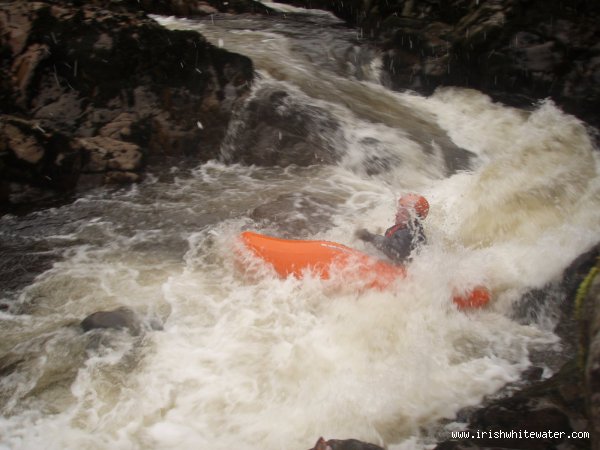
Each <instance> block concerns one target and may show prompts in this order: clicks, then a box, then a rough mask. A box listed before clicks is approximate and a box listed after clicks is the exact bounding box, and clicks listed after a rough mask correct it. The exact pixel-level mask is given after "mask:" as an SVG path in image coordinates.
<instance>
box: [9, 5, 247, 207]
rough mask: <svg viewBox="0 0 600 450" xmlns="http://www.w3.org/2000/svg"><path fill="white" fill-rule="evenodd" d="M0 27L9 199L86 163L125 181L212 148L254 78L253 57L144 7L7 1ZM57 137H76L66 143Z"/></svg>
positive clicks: (65, 183)
mask: <svg viewBox="0 0 600 450" xmlns="http://www.w3.org/2000/svg"><path fill="white" fill-rule="evenodd" d="M99 3H102V2H99ZM131 8H132V7H130V8H129V9H131ZM0 30H2V32H1V33H0V105H1V106H0V108H1V109H0V114H3V117H4V118H3V120H2V124H3V126H2V127H1V128H0V142H3V143H4V144H3V145H4V149H3V150H2V151H0V179H1V180H2V183H0V184H1V186H0V201H3V202H4V203H5V204H6V203H7V202H8V203H11V202H12V203H14V202H19V201H22V200H23V199H24V197H23V195H21V193H22V192H23V191H25V190H27V189H29V188H30V187H31V186H34V187H36V188H38V189H42V190H47V192H51V191H59V192H64V191H72V190H73V189H75V188H76V187H77V185H78V183H80V180H81V179H83V178H85V177H82V175H85V174H86V173H89V174H98V173H103V174H106V176H103V177H97V176H95V177H93V179H94V180H104V181H106V182H115V181H116V182H119V181H123V182H128V181H135V180H136V179H139V175H140V173H141V171H142V170H143V168H144V167H145V166H146V165H147V164H152V163H161V162H163V161H165V159H167V158H170V157H173V158H179V159H180V158H182V157H190V158H193V159H194V160H207V159H210V158H213V157H215V156H216V155H217V154H218V147H219V145H220V142H221V140H222V139H223V136H224V134H225V131H226V129H227V126H228V123H229V120H230V117H231V113H232V110H233V108H234V106H235V105H236V103H237V102H238V101H239V99H240V98H241V97H243V96H244V95H245V94H246V93H247V92H248V91H249V86H250V83H251V81H252V79H253V66H252V62H251V61H250V60H249V59H248V58H246V57H244V56H241V55H237V54H232V53H229V52H227V51H225V50H223V49H220V48H216V47H214V46H212V45H211V44H209V43H208V42H207V41H206V40H205V39H204V38H203V37H202V36H201V35H199V34H198V33H195V32H191V31H170V30H167V29H165V28H163V27H161V26H160V25H158V24H157V23H156V22H155V21H154V20H152V19H150V18H148V17H147V16H146V15H145V13H143V12H141V11H140V10H139V9H138V10H137V12H133V11H130V10H123V11H114V10H109V9H105V8H103V7H98V6H93V5H89V4H88V3H87V2H86V3H85V4H84V3H82V4H81V5H80V6H79V7H75V6H74V5H73V4H70V3H68V2H61V3H58V2H55V3H51V2H18V1H15V2H8V3H2V4H1V5H0ZM16 118H19V119H21V120H22V122H20V125H19V126H18V127H17V125H15V124H16V123H17V122H15V121H16V120H17V119H16ZM15 127H17V128H18V129H19V130H20V131H19V133H20V134H19V135H18V136H17V135H16V134H15V133H16V131H15ZM7 133H8V134H7ZM44 136H45V137H44ZM57 139H59V140H60V139H62V141H64V142H67V143H66V144H65V145H64V147H63V149H62V150H59V149H57V148H55V147H56V144H55V142H56V140H57ZM18 140H21V141H22V142H23V143H24V144H27V145H25V146H22V145H21V144H19V145H13V144H15V143H17V141H18ZM34 142H35V145H34ZM7 145H8V146H9V147H10V148H8V147H7ZM61 145H62V144H61ZM17 147H18V148H17ZM11 149H12V150H11ZM24 152H25V153H27V154H25V153H24ZM59 154H60V155H67V154H68V155H69V158H67V159H65V158H66V156H65V157H63V156H61V157H60V158H61V159H60V161H58V160H57V159H56V158H57V157H58V156H59ZM50 161H53V163H50ZM59 163H60V164H59ZM42 166H43V167H42ZM57 167H58V168H59V169H60V170H59V169H57ZM56 170H58V172H60V174H58V175H57V176H53V174H51V173H49V172H51V171H55V172H56ZM67 172H68V176H67ZM55 175H56V174H55ZM40 177H42V178H40ZM48 177H49V178H50V179H48ZM88 178H89V177H88ZM88 181H89V180H88ZM88 184H89V183H88Z"/></svg>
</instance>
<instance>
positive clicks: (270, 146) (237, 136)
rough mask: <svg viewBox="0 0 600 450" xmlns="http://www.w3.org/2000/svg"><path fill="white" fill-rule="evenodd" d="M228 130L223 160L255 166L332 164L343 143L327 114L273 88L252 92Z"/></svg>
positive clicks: (331, 118) (338, 131)
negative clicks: (232, 125) (283, 150)
mask: <svg viewBox="0 0 600 450" xmlns="http://www.w3.org/2000/svg"><path fill="white" fill-rule="evenodd" d="M232 130H233V131H231V132H230V134H229V135H228V136H227V138H226V140H225V142H224V145H223V157H224V159H225V160H226V161H228V162H241V163H244V164H256V165H259V166H282V167H285V166H288V165H290V164H296V165H298V166H310V165H313V164H320V163H326V164H327V163H334V162H335V161H337V159H338V158H339V155H338V152H337V151H336V148H337V147H339V143H340V141H341V140H342V139H343V137H342V133H341V132H340V130H339V124H338V123H337V122H336V121H335V119H334V118H333V116H331V114H329V113H328V112H327V111H325V110H323V109H321V108H319V107H317V106H313V105H310V104H307V103H305V102H300V101H298V99H297V98H296V97H295V96H291V95H289V94H288V93H287V92H285V91H284V90H280V89H274V88H263V89H260V90H258V91H257V92H255V93H254V95H253V97H252V99H250V100H249V102H248V104H247V105H246V106H245V107H244V109H243V110H242V111H241V112H240V114H239V116H238V117H236V119H235V123H234V127H233V128H232ZM282 148H285V149H286V151H285V152H282V151H281V149H282Z"/></svg>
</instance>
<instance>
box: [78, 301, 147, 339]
mask: <svg viewBox="0 0 600 450" xmlns="http://www.w3.org/2000/svg"><path fill="white" fill-rule="evenodd" d="M81 328H82V329H83V331H84V332H88V331H91V330H96V329H107V328H109V329H114V330H122V329H123V330H128V331H129V332H130V333H131V334H133V335H137V334H140V331H141V329H142V325H141V322H140V319H139V318H138V317H137V315H136V314H135V313H134V312H133V311H132V310H131V309H129V308H125V307H121V308H117V309H113V310H111V311H98V312H95V313H93V314H90V315H89V316H87V317H86V318H85V319H83V320H82V321H81Z"/></svg>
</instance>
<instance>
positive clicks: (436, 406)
mask: <svg viewBox="0 0 600 450" xmlns="http://www.w3.org/2000/svg"><path fill="white" fill-rule="evenodd" d="M159 20H160V21H161V22H162V23H163V24H166V25H167V26H169V27H173V28H187V29H197V30H199V31H200V32H201V33H202V34H204V35H205V36H206V37H207V38H208V39H209V40H211V41H212V42H213V43H215V44H216V45H222V46H223V47H225V48H227V49H230V50H233V51H237V52H240V53H243V54H247V55H248V56H250V57H251V58H252V59H253V60H254V62H255V66H256V69H257V71H258V79H257V81H256V83H255V85H254V87H253V94H252V96H251V97H250V98H249V99H248V102H251V101H252V100H256V99H257V98H258V97H259V96H260V92H261V90H265V89H270V88H276V89H277V90H283V91H285V92H286V93H287V95H288V99H289V103H285V102H284V103H283V104H282V105H280V107H281V108H285V107H286V105H288V106H290V105H291V106H290V107H292V106H293V107H297V106H298V105H300V107H303V106H304V107H306V110H302V113H303V114H304V113H305V112H306V111H309V113H310V114H311V115H310V117H313V119H314V117H317V119H315V122H318V117H322V116H323V115H324V114H326V115H327V117H328V118H329V119H333V120H334V122H335V123H336V124H337V126H336V130H335V132H333V131H332V132H331V133H329V131H328V130H327V129H326V128H323V127H321V128H320V129H319V136H317V137H318V138H320V139H322V141H323V142H326V144H327V146H329V148H334V149H335V152H337V154H338V157H337V159H336V162H335V163H333V164H328V165H312V166H309V167H299V166H294V165H291V166H289V167H285V168H280V167H271V168H264V167H256V166H246V165H239V164H230V163H227V161H228V158H231V157H232V154H234V153H235V152H236V149H237V148H238V147H240V146H243V145H244V142H242V141H241V140H240V139H238V138H239V134H238V133H237V132H238V131H239V128H240V127H243V123H240V121H243V119H244V117H246V116H244V112H243V111H241V112H240V114H239V115H238V119H237V122H234V123H233V124H232V128H231V130H230V135H229V136H228V138H227V142H226V144H225V145H224V147H223V161H221V162H220V161H211V162H208V163H206V164H202V165H200V166H199V167H196V168H194V169H192V170H190V169H185V168H173V169H171V170H169V171H166V172H164V173H155V174H154V175H151V176H149V177H148V178H147V179H146V181H144V182H143V183H141V184H139V185H137V186H133V187H130V188H126V189H122V190H117V191H110V192H109V191H107V190H98V191H95V192H92V193H90V194H88V195H86V196H85V197H83V198H80V199H79V200H77V201H75V202H74V203H73V204H70V205H67V206H63V207H59V208H53V209H48V210H44V211H39V212H35V213H32V214H29V215H26V216H24V217H15V216H5V217H3V218H1V219H0V233H1V235H2V240H3V241H4V242H5V243H6V246H5V249H6V248H8V249H9V251H8V250H4V251H3V254H2V257H3V258H4V260H5V261H3V265H4V266H6V265H7V264H11V265H15V264H16V265H19V267H21V268H22V270H21V271H20V272H19V273H24V274H25V275H23V277H22V279H21V281H22V282H21V284H23V283H25V284H26V286H25V287H23V286H22V285H19V283H14V284H13V285H10V286H9V283H8V282H7V283H6V286H8V287H7V288H6V289H5V290H4V294H3V296H4V299H3V301H4V303H5V304H7V305H9V308H8V310H7V311H4V312H0V321H1V325H0V371H1V372H2V377H1V378H0V411H1V413H2V416H1V418H0V448H11V449H13V448H14V449H39V448H46V449H65V448H70V449H75V448H77V449H80V448H85V449H109V448H110V449H208V448H211V449H217V450H225V449H231V448H236V449H241V450H244V449H249V450H250V449H252V450H258V449H261V450H262V449H269V450H271V449H299V450H301V449H306V448H308V447H310V446H312V445H313V444H314V442H315V441H316V439H317V438H318V437H319V436H324V437H325V438H328V439H329V438H340V439H344V438H356V439H361V440H365V441H370V442H374V443H379V444H385V445H387V446H388V447H389V448H390V449H400V448H412V447H416V448H422V447H423V446H426V445H427V444H428V443H431V442H433V439H435V436H436V433H439V432H440V430H441V429H442V428H441V427H442V424H443V423H444V421H447V420H450V421H452V420H454V418H455V414H456V413H457V411H459V410H460V409H461V408H464V407H467V406H472V405H476V404H478V403H479V402H480V401H481V400H482V399H483V398H484V396H487V395H492V394H494V393H495V392H497V391H498V390H499V389H500V388H501V387H503V386H504V385H506V384H507V383H509V382H513V381H515V380H518V379H519V376H520V373H521V372H522V371H523V370H525V369H526V368H527V367H528V366H529V365H530V364H531V362H530V358H531V355H532V353H534V352H536V351H538V350H540V351H544V350H548V349H555V350H557V351H559V350H560V346H561V344H560V342H559V340H558V338H557V337H556V336H555V335H554V334H553V325H554V323H553V322H552V317H551V314H546V315H544V314H540V315H538V317H539V320H538V321H537V322H531V323H527V322H524V321H522V320H520V321H515V320H513V310H514V306H515V305H516V304H517V303H518V301H519V299H520V298H521V297H522V295H523V294H524V293H526V292H527V291H528V290H530V289H533V288H541V287H543V286H545V285H547V284H548V283H551V282H553V281H556V280H557V279H559V278H560V276H561V273H562V271H563V270H564V269H565V267H567V266H568V265H569V263H570V262H571V261H572V260H573V259H574V258H575V257H577V256H578V255H579V254H581V253H583V252H585V251H586V250H588V249H589V248H590V247H591V246H593V245H594V244H595V243H596V242H597V241H598V237H599V235H600V234H599V233H600V177H599V176H598V166H599V164H598V163H599V161H598V155H597V152H595V151H594V149H593V146H592V143H591V140H590V138H589V136H588V133H587V132H586V129H585V127H584V126H583V125H582V124H581V123H580V122H578V121H577V120H576V119H574V118H572V117H570V116H568V115H565V114H564V113H562V112H561V111H560V110H559V109H557V108H556V107H555V106H554V105H553V104H552V103H550V102H546V103H543V104H540V105H538V106H537V107H536V108H535V109H533V110H532V111H522V110H517V109H512V108H507V107H504V106H502V105H498V104H494V103H492V102H491V101H490V100H489V99H488V98H487V97H485V96H484V95H482V94H481V93H479V92H476V91H470V90H459V89H444V90H440V91H438V92H437V93H436V94H435V95H433V96H432V97H430V98H423V97H420V96H418V95H413V94H409V93H406V94H403V93H393V92H389V91H387V90H386V89H385V88H384V87H382V86H381V85H380V84H379V83H378V81H377V80H378V76H379V75H378V63H377V58H376V55H375V54H374V53H373V52H371V51H370V50H368V48H366V47H365V46H362V45H361V43H360V42H359V40H358V37H359V36H357V35H356V32H355V31H353V30H349V29H346V28H343V27H341V26H339V24H338V23H337V22H336V21H335V20H334V19H333V18H332V17H331V16H329V15H326V14H322V13H321V14H301V15H297V14H295V13H289V15H288V16H287V17H286V18H281V19H278V20H268V19H260V18H256V17H250V16H247V17H241V18H240V17H238V18H231V17H227V16H215V17H212V18H208V19H206V20H203V21H199V22H192V21H184V20H175V19H166V18H161V19H159ZM329 119H328V120H329ZM309 131H311V130H309ZM270 144H272V142H270ZM273 145H275V144H273ZM278 150H279V151H280V152H282V153H283V152H286V151H287V150H290V149H287V148H280V149H278ZM406 191H418V192H420V193H422V194H424V195H425V196H426V197H427V198H428V199H429V201H430V204H431V210H430V215H429V217H428V218H427V220H426V222H425V229H426V233H427V235H428V245H427V246H426V247H424V248H423V250H422V251H421V253H420V254H419V255H418V256H417V257H416V258H415V260H414V261H413V263H412V264H411V265H410V267H409V275H408V278H407V279H406V280H403V281H401V282H399V283H398V284H397V285H396V286H395V287H394V289H392V290H388V291H385V292H379V291H357V290H355V289H352V286H345V287H343V286H340V284H339V283H336V282H335V280H331V281H320V280H314V279H306V280H303V281H299V280H295V279H286V280H281V279H278V278H276V277H275V276H273V274H272V273H271V272H269V271H268V270H267V269H265V270H264V271H263V272H262V273H261V274H259V276H253V277H248V276H245V275H244V274H243V273H241V272H240V271H239V270H238V267H237V266H238V265H239V261H236V256H235V254H236V253H235V248H236V237H237V236H238V234H239V232H240V231H241V230H242V229H253V230H259V231H262V232H265V233H269V234H274V235H287V236H290V235H295V236H299V237H302V238H318V239H329V240H333V241H338V242H342V243H344V244H347V245H350V246H352V247H356V248H359V249H361V250H364V251H367V252H369V253H372V254H375V252H374V250H373V249H370V248H368V247H367V246H366V244H364V243H362V242H360V241H358V240H357V239H356V238H354V236H353V233H354V230H356V229H357V228H361V227H366V228H369V229H371V230H372V231H382V230H383V229H385V228H386V226H387V225H388V224H389V223H390V221H391V220H392V219H393V216H394V204H395V199H396V198H397V196H398V195H399V194H401V193H403V192H406ZM265 205H266V206H265ZM257 211H263V213H262V214H258V213H257ZM265 211H266V212H265ZM15 254H19V255H21V258H20V259H18V260H14V258H13V259H8V258H9V256H11V255H12V256H14V255H15ZM40 258H41V259H40ZM44 258H45V259H44ZM40 260H44V261H51V262H52V263H53V264H52V265H51V266H49V267H48V268H47V270H40V272H41V273H39V274H38V276H37V277H35V278H33V276H32V275H28V272H30V271H32V270H35V269H36V268H37V269H39V266H40V264H41V263H39V261H40ZM6 261H9V262H8V263H7V262H6ZM10 261H16V262H10ZM4 269H5V271H8V269H7V268H6V267H4ZM13 269H14V267H13ZM7 273H8V272H7ZM24 280H25V281H24ZM476 284H484V285H486V286H488V287H489V288H490V290H491V291H492V294H493V300H492V303H491V305H490V306H489V307H488V308H486V309H484V310H478V311H470V312H461V311H458V310H457V309H456V308H455V307H454V306H453V304H452V302H451V297H452V291H453V289H467V288H469V287H470V286H473V285H476ZM118 306H126V307H129V308H131V309H132V310H134V311H135V312H136V313H137V314H138V316H139V317H140V318H141V320H142V331H141V332H140V333H139V334H137V335H135V336H133V335H131V334H129V333H126V332H121V331H112V332H104V333H99V332H91V333H87V334H83V333H82V331H81V330H80V329H79V326H78V324H79V322H80V321H81V319H83V318H84V317H85V316H86V315H88V314H90V313H92V312H95V311H98V310H106V309H112V308H115V307H118ZM157 324H159V325H160V326H157ZM552 369H555V368H553V367H549V368H548V371H547V373H548V374H549V373H550V371H551V370H552Z"/></svg>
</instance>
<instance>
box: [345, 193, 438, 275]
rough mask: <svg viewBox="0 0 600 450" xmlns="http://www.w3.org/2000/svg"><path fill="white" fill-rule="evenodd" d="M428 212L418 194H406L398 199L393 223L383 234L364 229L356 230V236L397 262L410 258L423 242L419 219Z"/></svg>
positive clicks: (424, 200)
mask: <svg viewBox="0 0 600 450" xmlns="http://www.w3.org/2000/svg"><path fill="white" fill-rule="evenodd" d="M428 213H429V202H428V201H427V199H425V197H423V196H422V195H418V194H406V195H403V196H402V197H400V198H399V199H398V210H397V212H396V220H395V223H394V225H392V226H391V227H390V228H388V229H387V230H386V231H385V234H384V235H383V236H381V235H378V234H374V233H371V232H370V231H368V230H366V229H364V228H363V229H360V230H357V231H356V237H357V238H359V239H361V240H363V241H365V242H369V243H370V244H372V245H373V246H374V247H375V248H377V249H378V250H380V251H382V252H383V253H384V254H385V255H386V256H387V257H388V258H390V259H391V260H392V261H394V262H395V263H397V264H402V263H405V262H407V261H409V260H410V258H411V254H412V253H413V251H414V250H415V249H417V248H418V247H419V246H421V245H422V244H424V243H425V241H426V238H425V232H424V231H423V225H422V224H421V221H422V220H423V219H425V218H426V217H427V214H428Z"/></svg>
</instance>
